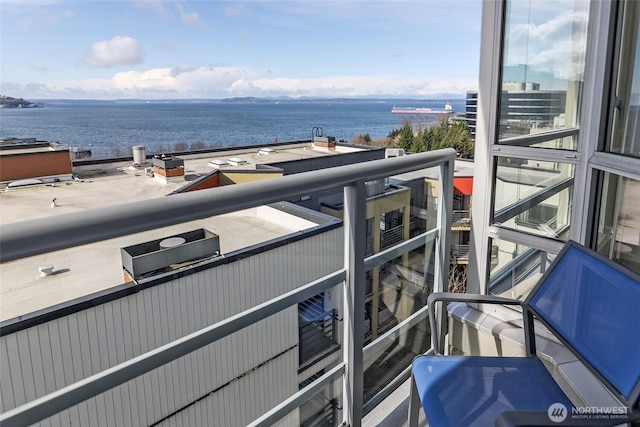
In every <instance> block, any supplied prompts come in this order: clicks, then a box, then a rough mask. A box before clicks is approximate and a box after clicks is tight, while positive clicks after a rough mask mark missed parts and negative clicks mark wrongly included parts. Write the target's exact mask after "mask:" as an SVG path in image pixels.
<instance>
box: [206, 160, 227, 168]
mask: <svg viewBox="0 0 640 427" xmlns="http://www.w3.org/2000/svg"><path fill="white" fill-rule="evenodd" d="M226 164H227V161H226V160H222V159H213V160H211V161H209V166H211V167H212V168H219V167H220V166H224V165H226Z"/></svg>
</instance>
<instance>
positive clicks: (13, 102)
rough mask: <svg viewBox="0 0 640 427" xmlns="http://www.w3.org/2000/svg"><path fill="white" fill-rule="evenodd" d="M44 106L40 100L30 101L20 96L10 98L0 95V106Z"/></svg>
mask: <svg viewBox="0 0 640 427" xmlns="http://www.w3.org/2000/svg"><path fill="white" fill-rule="evenodd" d="M40 107H44V104H43V103H41V102H38V103H36V102H31V101H27V100H25V99H22V98H12V97H10V96H4V95H0V108H40Z"/></svg>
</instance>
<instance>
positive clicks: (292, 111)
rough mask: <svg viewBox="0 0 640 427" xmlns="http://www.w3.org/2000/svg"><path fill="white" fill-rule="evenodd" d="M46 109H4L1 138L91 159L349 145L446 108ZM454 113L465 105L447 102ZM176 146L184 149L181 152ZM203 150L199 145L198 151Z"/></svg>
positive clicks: (160, 105)
mask: <svg viewBox="0 0 640 427" xmlns="http://www.w3.org/2000/svg"><path fill="white" fill-rule="evenodd" d="M44 102H45V107H44V108H30V109H1V110H0V138H2V139H4V138H9V137H16V138H37V139H40V140H46V141H55V142H58V143H60V144H62V145H63V146H68V147H78V148H79V149H91V150H92V152H93V155H94V157H108V156H114V155H128V154H130V151H131V146H133V145H144V146H145V147H146V148H147V152H148V153H158V152H166V151H172V150H174V149H175V147H176V144H180V145H181V146H182V147H184V146H185V145H186V147H190V146H191V145H192V144H194V143H203V144H204V146H205V147H207V148H209V147H226V146H235V145H238V146H244V145H255V144H268V143H273V142H274V141H275V139H276V138H277V140H278V141H279V142H286V141H298V140H308V139H311V137H312V135H313V128H314V127H316V126H317V127H321V128H322V131H323V134H324V135H325V136H334V137H335V138H336V140H345V141H347V142H350V141H352V140H353V139H354V138H355V137H357V136H358V135H364V134H369V136H370V137H371V138H372V139H374V140H375V139H378V138H382V137H385V136H387V135H388V134H389V132H391V131H392V130H394V129H399V128H400V127H402V125H403V123H404V121H403V120H407V118H408V119H410V120H413V121H414V122H415V123H416V124H418V123H421V124H422V125H428V122H434V121H436V120H438V119H437V117H436V116H426V115H408V116H407V115H401V114H391V109H392V107H393V106H397V107H429V108H443V107H444V105H445V101H444V100H437V101H406V100H405V101H399V100H396V101H392V100H384V101H380V100H377V101H370V102H369V101H318V100H316V101H275V100H274V101H264V100H262V101H260V102H256V103H251V102H232V101H211V102H206V101H203V102H177V101H168V102H160V101H151V102H148V103H147V102H143V101H140V102H125V101H118V102H106V101H44ZM450 103H451V104H452V106H453V108H454V110H455V111H456V112H461V111H464V104H465V100H464V99H458V100H450ZM180 145H179V146H180ZM199 145H202V144H199Z"/></svg>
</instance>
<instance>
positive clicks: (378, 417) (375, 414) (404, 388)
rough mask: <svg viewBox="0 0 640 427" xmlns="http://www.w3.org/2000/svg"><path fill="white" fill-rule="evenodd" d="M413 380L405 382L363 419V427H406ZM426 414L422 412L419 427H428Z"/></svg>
mask: <svg viewBox="0 0 640 427" xmlns="http://www.w3.org/2000/svg"><path fill="white" fill-rule="evenodd" d="M410 381H411V380H407V381H405V382H404V383H403V384H402V385H401V386H400V387H398V388H397V389H396V390H395V391H394V392H393V393H391V394H390V395H389V397H387V398H386V399H385V400H383V401H382V402H381V403H380V404H379V405H378V406H376V407H375V408H374V409H373V410H372V411H371V412H369V413H368V414H367V415H365V416H364V418H363V419H362V426H363V427H376V426H380V427H406V426H408V420H409V389H410V386H411V383H410ZM426 425H427V422H426V419H425V417H424V412H422V411H420V417H419V419H418V426H421V427H423V426H426Z"/></svg>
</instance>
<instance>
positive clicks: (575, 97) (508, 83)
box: [499, 0, 588, 150]
mask: <svg viewBox="0 0 640 427" xmlns="http://www.w3.org/2000/svg"><path fill="white" fill-rule="evenodd" d="M587 18H588V1H586V0H561V1H558V0H553V1H544V0H540V1H535V2H532V1H528V2H524V1H510V2H508V3H507V6H506V22H505V25H506V30H505V42H504V43H505V45H504V50H503V66H502V95H501V104H500V115H499V117H500V131H499V139H500V140H501V141H500V143H503V144H511V143H513V141H502V140H503V139H504V138H511V137H518V136H524V135H530V134H534V133H541V132H548V131H550V130H555V129H563V128H571V127H575V126H577V125H578V119H579V117H578V105H579V102H580V96H581V87H582V79H583V71H584V62H585V60H584V58H585V50H586V30H587ZM560 142H561V144H560V145H561V146H560V147H557V148H562V149H572V150H574V149H576V144H575V139H574V138H568V139H567V138H564V139H561V140H560ZM557 144H558V143H557V142H555V141H554V142H553V143H552V144H551V145H557ZM518 145H521V144H518ZM540 147H543V148H547V147H548V146H547V145H545V144H542V145H540ZM554 148H556V147H554Z"/></svg>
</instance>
